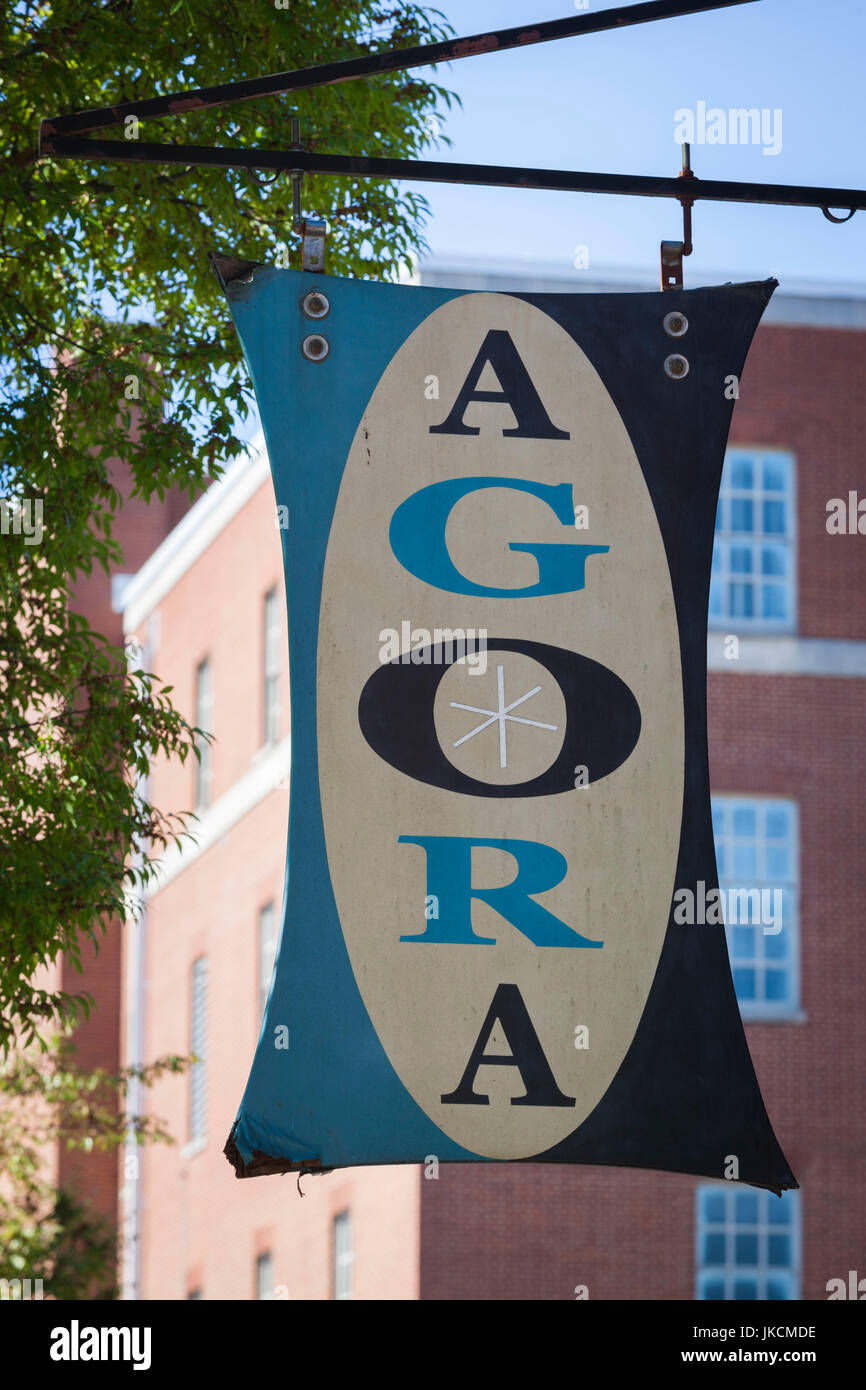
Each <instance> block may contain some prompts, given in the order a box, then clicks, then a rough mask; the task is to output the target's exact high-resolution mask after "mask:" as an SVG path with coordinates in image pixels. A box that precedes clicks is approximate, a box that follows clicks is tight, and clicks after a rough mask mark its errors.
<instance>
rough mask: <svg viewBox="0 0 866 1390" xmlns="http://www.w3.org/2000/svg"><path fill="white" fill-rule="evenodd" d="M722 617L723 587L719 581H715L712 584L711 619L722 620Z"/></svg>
mask: <svg viewBox="0 0 866 1390" xmlns="http://www.w3.org/2000/svg"><path fill="white" fill-rule="evenodd" d="M721 616H722V586H721V584H720V583H719V581H718V579H714V580H713V581H712V582H711V584H710V617H711V618H720V617H721Z"/></svg>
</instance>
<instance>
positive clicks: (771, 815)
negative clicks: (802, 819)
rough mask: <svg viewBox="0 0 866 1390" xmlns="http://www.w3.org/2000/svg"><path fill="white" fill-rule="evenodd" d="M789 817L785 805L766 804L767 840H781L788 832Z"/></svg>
mask: <svg viewBox="0 0 866 1390" xmlns="http://www.w3.org/2000/svg"><path fill="white" fill-rule="evenodd" d="M790 824H791V818H790V816H789V814H788V808H787V807H786V806H768V807H767V822H766V834H767V839H768V840H782V839H784V838H785V836H786V835H787V834H788V829H789V827H790Z"/></svg>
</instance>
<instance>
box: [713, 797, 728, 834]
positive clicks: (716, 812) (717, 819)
mask: <svg viewBox="0 0 866 1390" xmlns="http://www.w3.org/2000/svg"><path fill="white" fill-rule="evenodd" d="M712 806H713V834H714V835H721V834H722V832H723V831H724V828H725V808H724V806H723V805H722V803H721V802H720V801H714V802H713V803H712Z"/></svg>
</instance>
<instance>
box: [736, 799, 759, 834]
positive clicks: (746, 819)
mask: <svg viewBox="0 0 866 1390" xmlns="http://www.w3.org/2000/svg"><path fill="white" fill-rule="evenodd" d="M757 825H758V818H757V815H756V812H755V807H754V806H737V807H736V809H735V810H734V834H735V835H743V836H745V835H754V834H755V832H756V830H757Z"/></svg>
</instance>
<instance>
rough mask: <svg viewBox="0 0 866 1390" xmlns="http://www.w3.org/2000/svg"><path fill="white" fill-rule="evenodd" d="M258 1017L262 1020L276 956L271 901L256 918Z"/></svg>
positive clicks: (274, 925) (275, 920) (275, 916)
mask: <svg viewBox="0 0 866 1390" xmlns="http://www.w3.org/2000/svg"><path fill="white" fill-rule="evenodd" d="M257 947H258V966H259V1017H260V1018H264V1015H265V1007H266V1005H267V1002H268V994H269V992H270V988H271V978H272V976H273V973H274V963H275V961H276V955H277V914H276V907H275V905H274V902H273V899H272V900H271V901H270V902H268V903H265V905H264V906H263V907H260V908H259V916H258V941H257Z"/></svg>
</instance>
